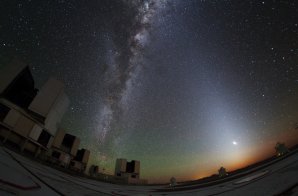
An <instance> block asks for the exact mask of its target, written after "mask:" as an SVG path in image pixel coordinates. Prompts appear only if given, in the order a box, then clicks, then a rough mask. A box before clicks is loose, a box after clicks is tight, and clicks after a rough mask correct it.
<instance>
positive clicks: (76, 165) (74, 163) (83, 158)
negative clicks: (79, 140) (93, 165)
mask: <svg viewBox="0 0 298 196" xmlns="http://www.w3.org/2000/svg"><path fill="white" fill-rule="evenodd" d="M89 156H90V151H89V150H86V149H84V148H82V149H80V150H78V151H77V154H76V156H75V157H74V159H73V160H71V162H70V169H72V170H75V171H78V172H84V171H85V170H86V167H87V164H88V161H89Z"/></svg>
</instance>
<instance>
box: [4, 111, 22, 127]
mask: <svg viewBox="0 0 298 196" xmlns="http://www.w3.org/2000/svg"><path fill="white" fill-rule="evenodd" d="M20 117H21V114H20V113H19V112H18V111H16V110H14V109H10V111H9V112H8V114H7V116H6V117H5V118H4V120H3V122H4V123H6V124H7V125H9V126H11V127H15V125H16V124H17V122H18V120H19V118H20Z"/></svg>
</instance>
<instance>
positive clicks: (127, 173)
mask: <svg viewBox="0 0 298 196" xmlns="http://www.w3.org/2000/svg"><path fill="white" fill-rule="evenodd" d="M140 166H141V163H140V161H136V160H132V161H130V162H128V161H127V160H126V159H117V160H116V166H115V177H116V179H117V178H118V179H122V180H123V182H124V183H128V184H147V181H146V180H144V179H140Z"/></svg>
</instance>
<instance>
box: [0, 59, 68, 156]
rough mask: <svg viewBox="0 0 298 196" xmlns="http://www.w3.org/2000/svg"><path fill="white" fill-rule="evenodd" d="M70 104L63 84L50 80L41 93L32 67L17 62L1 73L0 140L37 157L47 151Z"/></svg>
mask: <svg viewBox="0 0 298 196" xmlns="http://www.w3.org/2000/svg"><path fill="white" fill-rule="evenodd" d="M68 104H69V101H68V98H67V96H66V94H65V93H64V86H63V84H62V83H61V82H59V81H57V80H55V79H50V80H49V81H48V82H47V83H46V84H45V85H44V86H43V87H42V89H41V90H40V91H38V90H37V89H36V88H35V84H34V79H33V76H32V74H31V72H30V69H29V67H28V66H27V65H26V64H24V63H22V62H19V61H17V60H14V61H12V62H11V63H10V64H8V65H7V66H4V67H2V68H1V70H0V138H1V139H2V142H3V143H6V142H9V143H11V144H14V145H16V146H19V147H20V149H21V151H24V150H26V151H29V152H31V153H34V154H35V155H36V156H37V155H38V154H39V153H40V152H41V151H47V150H48V149H49V148H50V146H51V144H52V141H53V138H54V136H55V134H56V131H57V123H58V122H59V121H60V120H61V118H62V116H63V114H64V113H65V111H66V109H67V107H68Z"/></svg>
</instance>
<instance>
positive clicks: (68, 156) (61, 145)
mask: <svg viewBox="0 0 298 196" xmlns="http://www.w3.org/2000/svg"><path fill="white" fill-rule="evenodd" d="M79 145H80V139H79V138H77V137H76V136H74V135H71V134H68V133H65V132H64V131H63V130H59V131H58V132H57V134H56V136H55V138H54V141H53V145H52V148H51V151H50V161H51V162H53V163H56V164H60V165H61V166H64V167H68V166H69V164H70V161H71V160H72V159H74V158H75V156H76V155H77V151H78V148H79Z"/></svg>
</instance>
